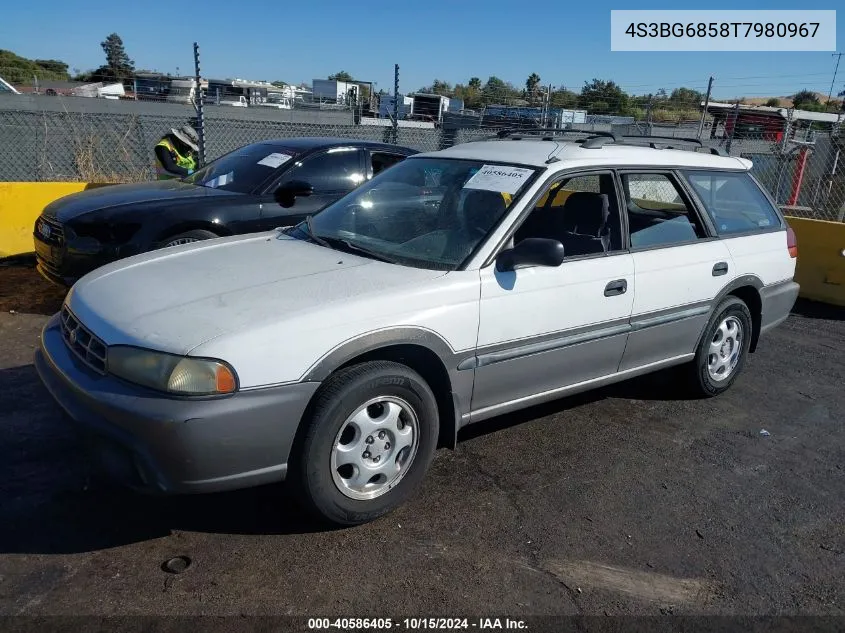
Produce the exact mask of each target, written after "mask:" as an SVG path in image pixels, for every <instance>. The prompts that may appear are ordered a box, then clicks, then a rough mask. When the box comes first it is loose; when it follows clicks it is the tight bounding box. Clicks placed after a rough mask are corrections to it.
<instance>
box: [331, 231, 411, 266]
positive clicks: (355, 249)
mask: <svg viewBox="0 0 845 633" xmlns="http://www.w3.org/2000/svg"><path fill="white" fill-rule="evenodd" d="M321 239H323V241H325V242H327V243H328V244H329V245H330V246H335V247H336V246H340V247H341V248H343V249H344V250H346V251H349V252H352V253H359V254H361V255H364V256H365V257H369V258H370V259H377V260H378V261H380V262H387V263H388V264H395V263H396V261H395V260H392V259H390V258H389V257H386V256H384V255H382V254H381V253H377V252H375V251H371V250H370V249H368V248H365V247H363V246H358V245H357V244H353V243H352V242H350V241H349V240H344V239H341V238H339V237H326V238H321Z"/></svg>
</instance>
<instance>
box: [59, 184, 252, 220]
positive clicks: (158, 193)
mask: <svg viewBox="0 0 845 633" xmlns="http://www.w3.org/2000/svg"><path fill="white" fill-rule="evenodd" d="M242 195H243V194H239V193H232V192H231V191H222V190H220V189H211V188H210V187H200V186H197V185H191V184H188V183H185V182H181V181H179V180H159V181H155V182H144V183H139V184H130V185H108V186H103V187H95V188H93V189H88V190H86V191H80V192H79V193H73V194H70V195H69V196H65V197H64V198H59V199H58V200H56V201H54V202H51V203H50V204H48V205H47V206H46V207H45V208H44V212H43V213H44V215H46V216H47V217H51V218H55V219H57V220H58V221H59V222H67V221H69V220H72V219H73V218H77V217H79V216H81V215H85V214H86V213H91V212H92V211H102V210H105V209H115V208H117V207H122V206H127V207H128V206H130V205H137V204H146V203H156V202H173V203H176V202H199V201H201V200H205V201H208V200H210V199H215V200H217V199H221V198H224V197H225V198H232V197H240V196H242Z"/></svg>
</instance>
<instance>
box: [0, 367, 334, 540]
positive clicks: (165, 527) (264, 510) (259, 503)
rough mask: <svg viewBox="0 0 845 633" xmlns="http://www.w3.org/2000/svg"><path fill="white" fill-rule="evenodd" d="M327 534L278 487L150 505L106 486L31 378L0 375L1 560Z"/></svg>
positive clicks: (22, 370)
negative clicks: (208, 538) (228, 537)
mask: <svg viewBox="0 0 845 633" xmlns="http://www.w3.org/2000/svg"><path fill="white" fill-rule="evenodd" d="M328 529H333V528H330V527H328V526H326V525H324V524H321V523H319V522H317V521H315V520H313V519H311V518H310V517H308V516H307V515H306V513H305V512H304V511H303V510H302V508H301V507H300V506H299V504H298V503H297V501H296V500H295V499H294V498H293V497H292V495H291V494H290V491H289V490H288V488H287V487H286V486H285V485H284V484H275V485H268V486H262V487H256V488H252V489H247V490H241V491H234V492H226V493H216V494H208V495H187V496H179V497H156V496H147V495H143V494H139V493H135V492H132V491H130V490H126V489H123V488H120V487H117V486H114V485H111V484H110V483H109V482H108V481H107V480H106V479H105V478H104V477H102V476H101V475H99V473H98V472H97V471H96V470H95V469H94V468H93V467H92V465H91V463H90V462H89V461H88V460H87V459H86V457H85V453H84V449H83V446H82V442H81V441H80V440H79V438H78V437H77V436H76V435H75V433H74V431H73V427H72V426H71V425H70V424H69V422H68V420H67V418H66V417H65V415H64V413H63V412H62V411H61V409H60V408H59V407H58V405H56V404H55V403H54V402H53V400H52V398H51V397H50V395H49V394H48V393H47V391H46V389H45V388H44V386H43V385H42V384H41V381H40V379H39V377H38V374H37V372H36V371H35V368H34V366H32V365H26V366H22V367H14V368H11V369H2V370H0V553H5V554H8V553H14V554H72V553H79V552H89V551H95V550H102V549H108V548H112V547H118V546H121V545H128V544H131V543H137V542H142V541H148V540H150V539H155V538H161V537H163V536H168V535H170V534H172V533H173V532H174V531H181V530H184V531H197V532H209V533H219V534H244V535H249V534H299V533H314V532H319V531H326V530H328Z"/></svg>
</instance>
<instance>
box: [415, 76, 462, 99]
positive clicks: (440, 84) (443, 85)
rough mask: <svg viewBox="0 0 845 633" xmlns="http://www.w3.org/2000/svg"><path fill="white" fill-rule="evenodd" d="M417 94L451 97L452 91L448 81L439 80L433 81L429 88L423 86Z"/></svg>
mask: <svg viewBox="0 0 845 633" xmlns="http://www.w3.org/2000/svg"><path fill="white" fill-rule="evenodd" d="M417 92H422V93H424V94H431V95H442V96H444V97H451V96H452V95H453V94H454V89H453V88H452V84H450V83H449V82H448V81H443V80H441V79H435V80H434V83H432V84H431V85H430V86H423V87H422V88H420V89H419V90H417Z"/></svg>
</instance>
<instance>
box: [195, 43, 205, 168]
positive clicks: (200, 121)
mask: <svg viewBox="0 0 845 633" xmlns="http://www.w3.org/2000/svg"><path fill="white" fill-rule="evenodd" d="M194 81H195V82H196V93H195V95H196V96H195V97H194V103H195V106H194V107H195V108H196V111H197V136H199V143H198V145H199V161H198V163H199V166H200V167H202V166H203V165H205V116H204V115H203V109H202V105H203V96H202V83H201V80H200V47H199V44H197V43H196V42H194Z"/></svg>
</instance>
